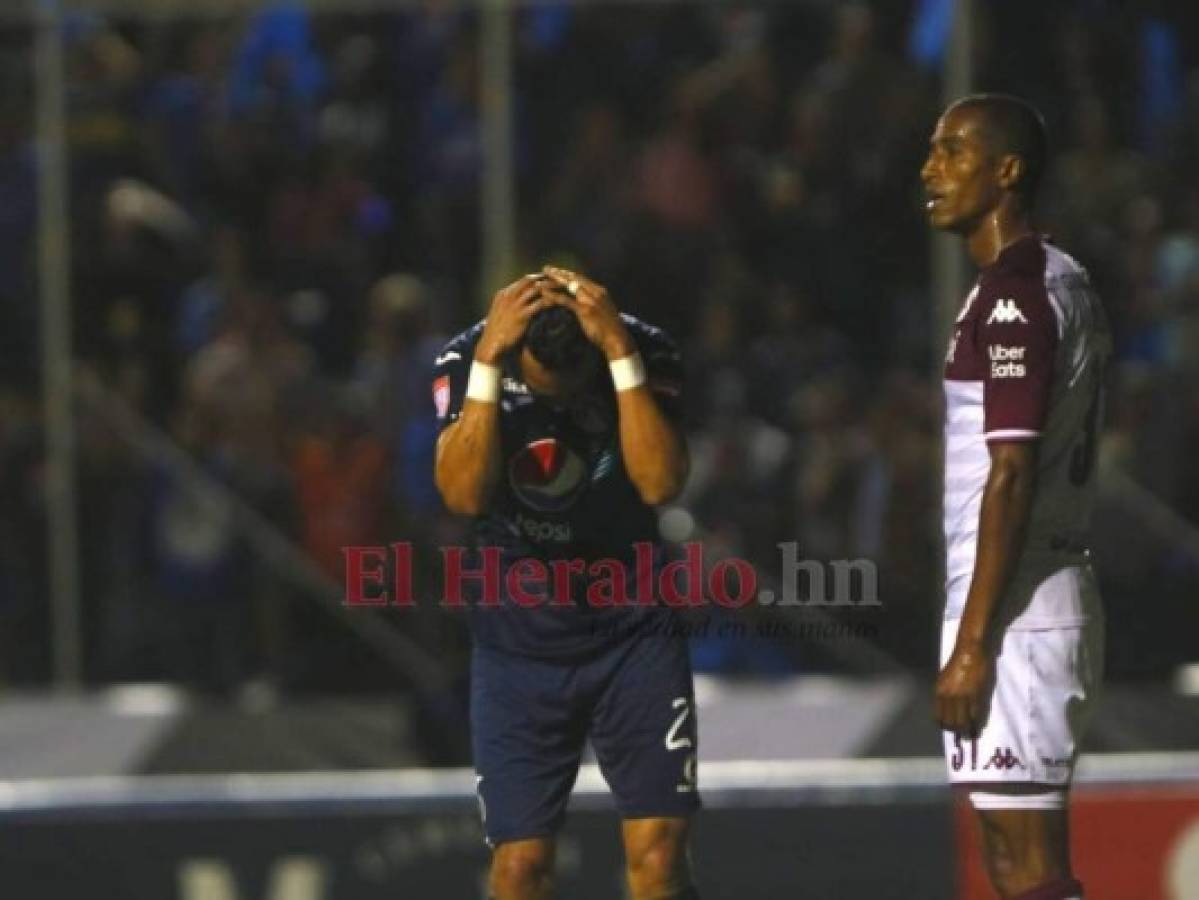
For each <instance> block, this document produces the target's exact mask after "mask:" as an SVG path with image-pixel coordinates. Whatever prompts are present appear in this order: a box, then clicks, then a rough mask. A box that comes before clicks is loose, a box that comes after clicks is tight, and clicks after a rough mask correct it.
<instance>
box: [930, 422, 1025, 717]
mask: <svg viewBox="0 0 1199 900" xmlns="http://www.w3.org/2000/svg"><path fill="white" fill-rule="evenodd" d="M988 449H989V450H990V453H991V470H990V473H989V474H988V476H987V482H986V486H985V487H984V489H983V500H982V510H981V512H980V514H979V523H978V533H979V537H978V557H977V559H976V561H975V565H974V575H973V577H972V579H971V581H970V591H969V593H968V594H967V595H966V606H965V609H964V611H963V613H962V624H961V627H960V629H959V631H958V637H957V641H956V643H955V645H954V649H953V654H952V655H951V656H950V658H949V661H948V662H947V663H946V664H945V668H944V669H943V670H942V671H941V675H940V677H939V678H938V679H937V693H936V709H937V719H938V720H939V721H940V723H941V726H942V727H943V728H945V729H947V730H949V731H953V732H956V733H958V734H961V735H970V736H972V735H974V734H976V733H977V731H978V727H979V725H980V723H981V720H982V716H983V712H984V700H985V697H986V693H987V690H988V682H989V679H990V673H991V663H992V661H993V660H992V657H991V648H992V647H993V646H994V641H993V638H994V634H993V626H994V619H995V610H996V609H997V608H998V606H999V599H1000V597H1002V596H1003V592H1004V590H1005V589H1006V588H1007V586H1008V583H1009V582H1010V581H1011V577H1012V573H1013V572H1014V571H1015V569H1016V561H1017V560H1018V559H1019V557H1020V552H1021V550H1022V548H1023V546H1024V535H1025V530H1026V526H1027V525H1028V517H1029V512H1030V510H1031V509H1032V501H1033V496H1034V492H1035V489H1036V474H1037V443H1036V442H1035V441H1021V442H1004V443H992V444H990V445H989V447H988Z"/></svg>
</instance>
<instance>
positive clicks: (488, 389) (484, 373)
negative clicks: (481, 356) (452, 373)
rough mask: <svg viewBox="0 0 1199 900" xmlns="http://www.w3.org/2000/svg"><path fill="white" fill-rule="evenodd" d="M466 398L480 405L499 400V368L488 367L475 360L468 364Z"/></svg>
mask: <svg viewBox="0 0 1199 900" xmlns="http://www.w3.org/2000/svg"><path fill="white" fill-rule="evenodd" d="M466 398H467V399H468V400H478V401H479V402H480V403H496V402H498V401H499V399H500V367H499V366H490V365H488V364H487V363H482V362H479V361H478V360H477V359H476V360H475V361H474V362H472V363H471V364H470V378H469V380H467V382H466Z"/></svg>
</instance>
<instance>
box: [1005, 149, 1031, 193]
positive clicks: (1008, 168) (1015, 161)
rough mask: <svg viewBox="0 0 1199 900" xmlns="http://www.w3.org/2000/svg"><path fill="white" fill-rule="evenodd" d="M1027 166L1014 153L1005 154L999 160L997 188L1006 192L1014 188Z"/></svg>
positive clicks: (1021, 178)
mask: <svg viewBox="0 0 1199 900" xmlns="http://www.w3.org/2000/svg"><path fill="white" fill-rule="evenodd" d="M1026 170H1027V166H1026V165H1025V164H1024V159H1023V158H1022V157H1019V156H1017V155H1016V154H1014V153H1006V154H1004V155H1003V156H1002V157H1000V159H999V186H1000V187H1001V188H1003V189H1004V190H1006V191H1010V190H1012V189H1013V188H1015V187H1016V185H1018V184H1019V183H1020V182H1021V181H1022V180H1023V178H1024V173H1025V171H1026Z"/></svg>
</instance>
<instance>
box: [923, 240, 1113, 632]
mask: <svg viewBox="0 0 1199 900" xmlns="http://www.w3.org/2000/svg"><path fill="white" fill-rule="evenodd" d="M1110 352H1111V337H1110V333H1109V331H1108V327H1107V319H1106V316H1105V315H1104V312H1103V307H1102V305H1101V304H1100V302H1099V298H1098V297H1097V296H1096V295H1095V292H1094V291H1093V290H1092V288H1091V284H1090V280H1089V279H1088V277H1087V273H1086V270H1085V269H1083V268H1082V267H1081V266H1080V265H1079V264H1078V263H1077V262H1075V261H1074V260H1073V259H1072V258H1071V257H1069V256H1068V255H1066V254H1065V253H1063V252H1062V251H1061V250H1059V249H1058V248H1057V247H1055V246H1053V244H1051V243H1049V242H1048V241H1047V240H1045V239H1043V238H1041V237H1040V236H1037V235H1030V236H1028V237H1026V238H1022V239H1020V240H1018V241H1016V242H1014V243H1012V244H1011V245H1009V246H1008V247H1006V248H1004V250H1003V252H1002V253H1000V255H999V257H998V259H996V260H995V262H994V263H992V264H991V265H990V266H988V267H987V268H985V269H983V270H982V272H980V273H979V277H978V281H977V282H976V283H975V285H974V288H973V290H971V291H970V294H969V295H968V296H967V297H966V300H965V303H964V304H963V306H962V310H961V313H960V314H959V315H958V319H957V322H956V323H955V325H954V331H953V339H952V342H951V343H950V346H949V354H948V356H947V358H946V361H945V497H944V513H945V544H946V579H947V588H948V590H947V595H948V601H947V604H946V610H945V617H946V618H947V619H955V618H959V617H960V616H961V614H962V608H963V606H964V605H965V598H966V592H967V591H966V589H967V588H968V587H969V583H970V578H971V576H972V575H973V573H974V561H975V556H976V554H977V552H978V524H979V511H980V508H981V506H982V496H983V488H984V486H985V484H986V480H987V475H988V473H989V471H990V468H991V460H990V454H989V452H988V449H987V444H988V443H990V442H995V441H1033V440H1035V441H1039V442H1040V447H1039V448H1038V451H1039V452H1038V463H1037V468H1038V471H1037V484H1036V493H1035V496H1034V499H1033V506H1032V511H1031V517H1030V520H1029V526H1028V531H1027V532H1026V545H1025V550H1024V553H1023V555H1022V556H1021V558H1020V561H1019V563H1018V566H1017V570H1016V574H1015V576H1014V577H1013V580H1012V588H1011V590H1009V591H1008V595H1009V596H1005V598H1004V603H1005V605H1006V606H1007V607H1011V606H1012V605H1013V604H1018V605H1019V606H1020V607H1022V608H1016V609H1013V608H1007V609H1006V610H1001V612H1000V615H1001V617H1002V618H1003V620H1004V621H1005V622H1006V623H1010V625H1009V627H1024V628H1045V627H1055V626H1068V625H1078V624H1081V623H1082V622H1083V621H1085V620H1086V618H1087V617H1088V613H1089V611H1088V609H1086V608H1085V607H1086V605H1087V604H1086V603H1085V598H1082V597H1073V598H1072V597H1071V596H1069V595H1068V594H1063V593H1061V592H1057V593H1055V592H1036V591H1029V590H1027V589H1026V588H1028V587H1029V586H1030V584H1035V583H1037V582H1039V581H1040V580H1042V579H1044V578H1045V577H1046V576H1047V575H1049V574H1051V573H1052V572H1055V571H1057V570H1058V569H1060V568H1062V567H1064V566H1070V565H1080V564H1085V563H1086V560H1087V550H1086V547H1087V532H1088V529H1089V523H1090V515H1091V507H1092V502H1093V495H1094V484H1095V465H1094V464H1095V450H1096V447H1095V441H1096V432H1097V429H1098V427H1099V418H1100V415H1101V408H1100V407H1101V403H1102V400H1101V395H1102V384H1103V371H1104V368H1105V364H1106V361H1107V358H1108V356H1109V355H1110ZM1030 596H1031V599H1029V597H1030ZM1005 613H1006V614H1005Z"/></svg>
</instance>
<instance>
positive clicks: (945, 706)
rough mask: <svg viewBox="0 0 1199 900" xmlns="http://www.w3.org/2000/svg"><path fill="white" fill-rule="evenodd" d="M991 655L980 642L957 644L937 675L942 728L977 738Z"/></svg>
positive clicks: (987, 683) (937, 710)
mask: <svg viewBox="0 0 1199 900" xmlns="http://www.w3.org/2000/svg"><path fill="white" fill-rule="evenodd" d="M990 677H991V657H990V655H989V654H988V653H987V651H986V649H985V648H984V647H983V646H982V645H980V644H969V643H966V644H958V645H957V646H955V647H954V649H953V653H952V655H951V656H950V657H949V661H948V662H947V663H945V668H943V669H942V670H941V674H940V675H939V676H938V677H937V690H936V698H935V699H936V716H937V721H938V722H940V723H941V727H942V728H944V729H945V730H946V731H952V732H954V733H955V734H960V735H962V736H963V737H977V736H978V733H979V731H980V730H981V729H982V725H983V715H984V713H985V709H984V704H985V702H986V692H987V687H988V685H989V681H990Z"/></svg>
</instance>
